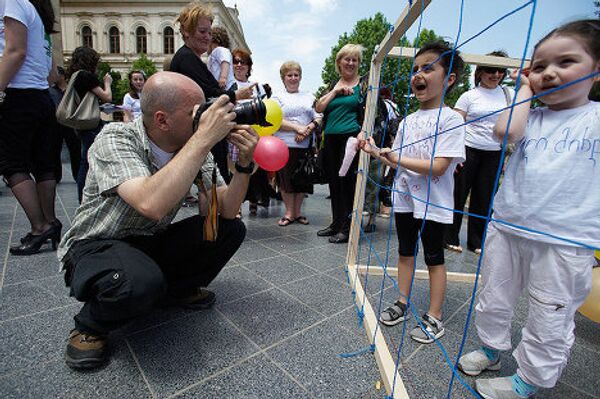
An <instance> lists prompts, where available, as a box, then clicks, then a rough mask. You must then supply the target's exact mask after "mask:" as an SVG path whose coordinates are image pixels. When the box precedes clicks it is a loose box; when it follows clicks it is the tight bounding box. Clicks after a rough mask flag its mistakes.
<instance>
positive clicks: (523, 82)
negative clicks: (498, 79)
mask: <svg viewBox="0 0 600 399" xmlns="http://www.w3.org/2000/svg"><path fill="white" fill-rule="evenodd" d="M519 71H520V69H515V70H514V71H512V72H511V73H510V78H511V79H512V80H513V81H515V82H516V81H517V78H518V76H519ZM528 76H529V68H525V69H523V72H522V73H521V81H520V82H519V86H520V87H523V86H529V87H531V85H530V83H529V78H528Z"/></svg>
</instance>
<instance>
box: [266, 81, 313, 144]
mask: <svg viewBox="0 0 600 399" xmlns="http://www.w3.org/2000/svg"><path fill="white" fill-rule="evenodd" d="M272 98H273V99H274V100H275V101H277V102H278V103H279V105H280V106H281V110H282V111H283V119H286V120H287V121H289V122H293V123H297V124H298V125H302V126H306V125H308V124H309V123H310V122H311V121H312V120H313V119H315V118H316V117H317V116H318V115H319V114H318V113H317V111H315V109H314V108H313V104H314V102H315V96H313V95H312V94H311V93H308V92H304V91H300V92H297V93H288V92H287V91H283V92H280V93H276V94H274V95H273V97H272ZM275 136H276V137H279V138H280V139H281V140H283V141H284V142H285V144H287V146H288V147H289V148H308V144H309V142H310V136H309V137H307V138H306V139H304V140H303V141H301V142H299V143H297V142H296V140H295V138H296V132H291V131H285V130H278V131H277V132H275Z"/></svg>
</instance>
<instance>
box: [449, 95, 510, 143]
mask: <svg viewBox="0 0 600 399" xmlns="http://www.w3.org/2000/svg"><path fill="white" fill-rule="evenodd" d="M507 90H508V93H509V98H510V99H512V97H513V95H514V92H513V91H512V90H511V89H507ZM507 105H508V104H507V101H506V96H505V94H504V90H502V87H500V86H498V87H496V88H495V89H487V88H485V87H482V86H477V87H476V88H474V89H472V90H469V91H467V92H466V93H463V94H462V95H461V96H460V98H459V99H458V101H457V102H456V105H455V106H454V109H456V110H461V111H463V112H465V113H466V114H467V117H466V120H467V122H468V121H473V122H470V123H467V125H466V127H465V144H466V145H467V146H468V147H471V148H476V149H478V150H486V151H500V144H499V143H498V141H497V140H495V139H494V126H495V125H496V121H497V120H498V118H499V117H500V114H501V113H502V112H497V113H495V114H493V115H489V114H490V113H492V112H494V111H498V110H501V109H503V108H506V106H507ZM486 115H489V116H486ZM479 118H481V119H479Z"/></svg>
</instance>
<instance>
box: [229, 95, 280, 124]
mask: <svg viewBox="0 0 600 399" xmlns="http://www.w3.org/2000/svg"><path fill="white" fill-rule="evenodd" d="M232 111H233V112H235V123H237V124H238V125H259V126H272V125H271V124H270V123H269V122H267V119H266V117H267V107H266V106H265V103H263V102H262V101H261V100H258V99H254V100H252V101H244V102H241V103H237V104H236V105H235V106H234V107H233V110H232Z"/></svg>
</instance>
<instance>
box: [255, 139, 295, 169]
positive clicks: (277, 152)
mask: <svg viewBox="0 0 600 399" xmlns="http://www.w3.org/2000/svg"><path fill="white" fill-rule="evenodd" d="M289 158H290V151H289V149H288V147H287V145H286V144H285V143H284V142H283V140H281V139H280V138H278V137H275V136H264V137H261V138H260V139H259V140H258V144H257V145H256V149H255V150H254V161H255V162H256V163H257V164H258V166H260V167H261V168H263V169H264V170H266V171H268V172H275V171H278V170H279V169H281V168H283V167H284V166H285V164H286V163H287V161H288V159H289Z"/></svg>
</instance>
